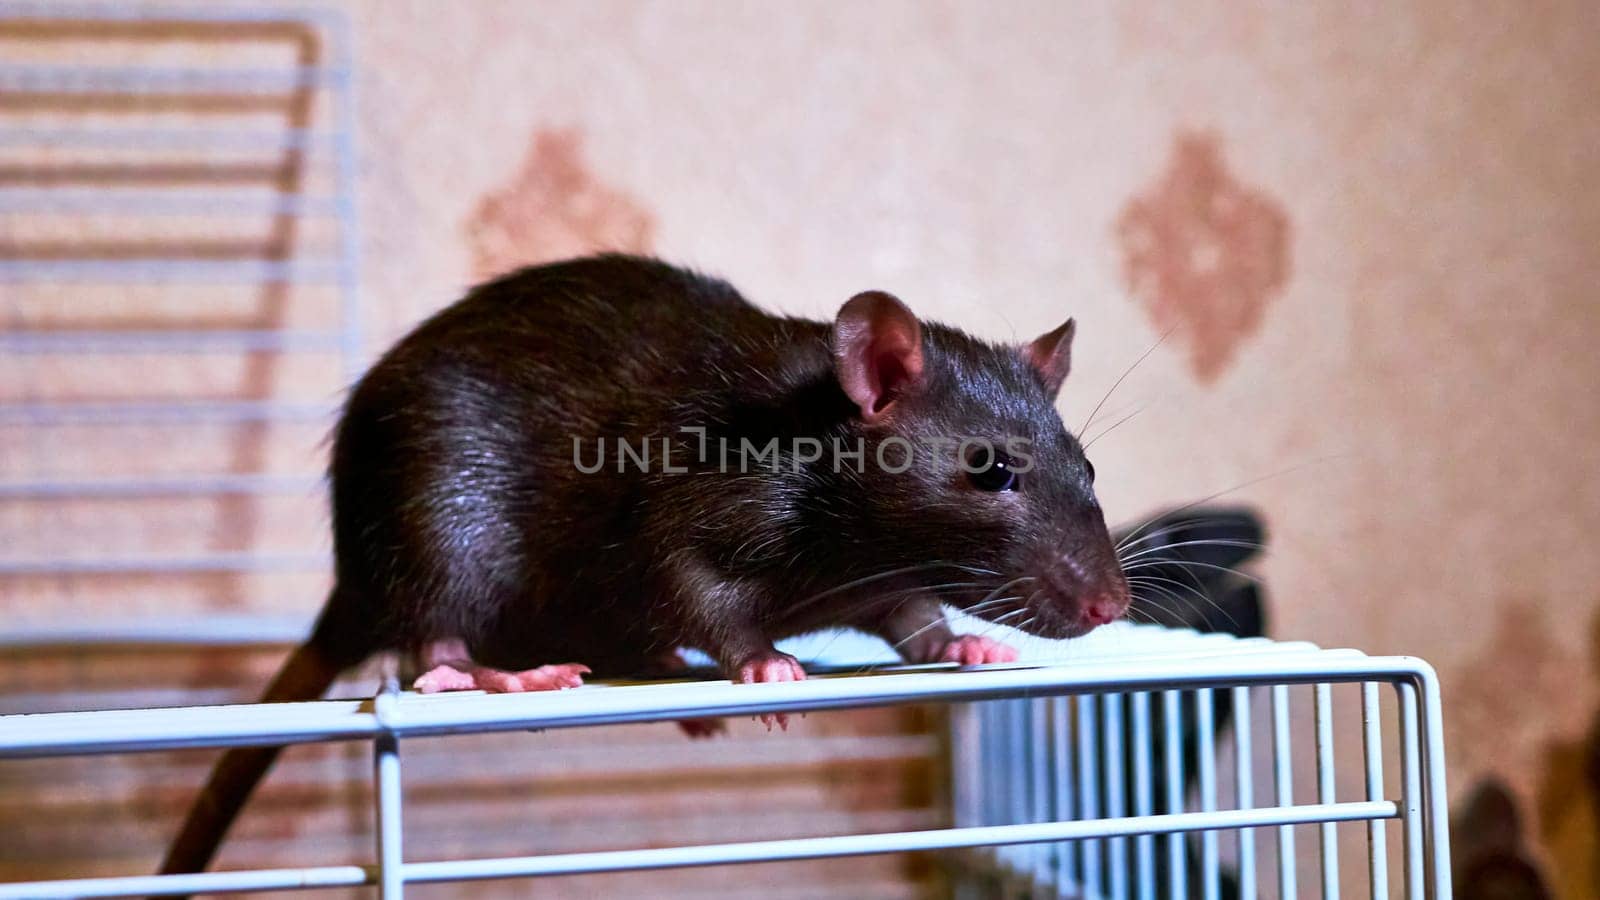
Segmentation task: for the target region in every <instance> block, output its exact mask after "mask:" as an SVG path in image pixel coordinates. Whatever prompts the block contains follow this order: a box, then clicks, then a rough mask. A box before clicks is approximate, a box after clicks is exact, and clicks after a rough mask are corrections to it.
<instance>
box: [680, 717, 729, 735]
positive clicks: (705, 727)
mask: <svg viewBox="0 0 1600 900" xmlns="http://www.w3.org/2000/svg"><path fill="white" fill-rule="evenodd" d="M678 727H679V728H681V729H683V733H684V734H686V735H688V736H689V737H692V738H694V739H696V740H699V739H701V738H714V737H718V736H720V735H724V734H727V733H728V723H727V722H726V721H725V720H723V719H679V720H678Z"/></svg>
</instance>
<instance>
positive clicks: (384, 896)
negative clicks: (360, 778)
mask: <svg viewBox="0 0 1600 900" xmlns="http://www.w3.org/2000/svg"><path fill="white" fill-rule="evenodd" d="M396 690H397V687H396V685H395V683H394V681H393V680H390V682H389V683H388V684H387V685H386V686H385V688H384V690H383V692H381V693H380V694H378V696H377V698H375V699H374V701H373V713H374V717H375V718H376V719H377V720H378V725H379V728H380V729H382V728H383V727H384V725H385V723H386V722H387V720H388V718H389V713H390V712H391V711H392V710H393V708H394V704H395V700H396V696H395V692H396ZM372 748H373V769H374V771H373V781H374V783H375V789H374V791H373V800H374V803H375V806H376V812H377V820H378V824H377V828H376V829H374V831H375V832H376V837H377V843H378V846H377V851H378V873H377V880H378V896H379V897H380V898H381V900H403V895H404V893H405V869H404V866H405V858H404V850H403V845H402V841H403V833H402V828H403V819H402V816H401V810H402V807H401V799H402V797H401V795H402V786H401V780H400V742H399V741H397V740H396V739H395V736H394V734H393V733H392V732H390V731H388V730H381V731H379V732H378V735H377V737H376V738H374V740H373V742H372Z"/></svg>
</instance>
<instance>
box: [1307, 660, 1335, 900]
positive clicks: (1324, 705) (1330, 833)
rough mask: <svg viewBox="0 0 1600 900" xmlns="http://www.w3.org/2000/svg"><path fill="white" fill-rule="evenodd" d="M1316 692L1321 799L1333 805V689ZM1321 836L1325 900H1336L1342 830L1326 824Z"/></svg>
mask: <svg viewBox="0 0 1600 900" xmlns="http://www.w3.org/2000/svg"><path fill="white" fill-rule="evenodd" d="M1312 691H1313V694H1314V705H1315V715H1316V720H1317V798H1318V800H1320V801H1321V802H1323V803H1333V802H1335V800H1334V793H1335V791H1334V768H1333V686H1332V685H1327V684H1319V685H1317V686H1316V687H1315V688H1313V689H1312ZM1321 832H1322V841H1321V847H1320V854H1319V855H1320V857H1321V861H1322V896H1323V900H1333V898H1335V897H1338V896H1339V830H1338V826H1336V825H1334V824H1333V823H1331V822H1325V823H1323V824H1322V826H1321Z"/></svg>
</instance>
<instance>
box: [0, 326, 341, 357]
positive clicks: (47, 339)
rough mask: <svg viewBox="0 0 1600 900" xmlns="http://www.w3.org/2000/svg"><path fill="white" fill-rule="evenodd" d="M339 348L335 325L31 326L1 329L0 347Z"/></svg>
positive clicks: (63, 350)
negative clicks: (47, 328)
mask: <svg viewBox="0 0 1600 900" xmlns="http://www.w3.org/2000/svg"><path fill="white" fill-rule="evenodd" d="M337 349H339V333H338V332H334V331H273V330H267V329H255V330H249V329H243V330H241V329H233V330H215V331H207V330H190V331H172V330H166V331H155V330H141V331H53V332H51V331H35V332H8V333H6V334H0V350H3V351H5V352H8V353H30V354H46V353H52V354H68V353H88V354H112V353H118V354H122V353H127V354H133V353H306V352H327V351H331V350H337Z"/></svg>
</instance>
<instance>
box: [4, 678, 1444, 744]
mask: <svg viewBox="0 0 1600 900" xmlns="http://www.w3.org/2000/svg"><path fill="white" fill-rule="evenodd" d="M1416 665H1417V661H1416V660H1411V659H1408V658H1405V657H1393V658H1383V657H1360V658H1350V657H1336V658H1329V657H1321V658H1318V657H1313V658H1311V659H1305V660H1299V661H1295V660H1272V661H1269V662H1267V663H1266V664H1265V665H1263V663H1262V661H1261V660H1259V659H1256V658H1242V659H1239V660H1233V661H1231V662H1230V661H1227V660H1213V661H1211V662H1209V663H1205V664H1200V663H1196V662H1193V661H1182V662H1178V663H1175V664H1169V663H1150V664H1145V665H1131V664H1129V665H1095V664H1085V665H1067V666H1045V667H1026V666H1024V667H983V668H977V669H968V670H962V671H956V670H955V669H954V668H945V669H938V668H922V667H916V668H913V669H912V670H910V671H904V672H897V671H894V670H893V669H892V668H891V669H888V670H885V671H884V672H883V673H882V674H877V675H874V676H873V677H870V678H868V677H849V676H838V677H834V676H823V677H816V678H810V679H807V680H805V681H796V682H783V683H775V684H731V683H729V682H726V681H702V682H690V683H683V682H668V683H662V684H642V685H629V686H626V687H599V686H597V687H594V688H592V689H591V688H580V689H578V690H573V691H552V692H542V693H534V694H497V695H486V694H474V693H466V694H455V695H431V696H424V695H418V694H405V695H403V696H402V697H401V699H400V702H398V703H397V704H396V705H395V712H394V722H393V728H394V730H395V733H396V735H398V736H399V737H401V738H406V737H421V736H425V735H436V734H469V733H482V732H490V731H516V730H522V729H529V728H571V727H580V726H590V725H607V724H621V723H627V722H662V721H676V720H679V719H686V718H701V717H713V716H742V715H759V714H761V713H772V712H810V711H820V710H825V709H851V708H857V707H867V706H887V705H893V704H896V703H917V702H921V703H929V702H952V701H967V702H971V701H978V700H994V699H1003V698H1006V697H1015V696H1019V695H1023V694H1027V695H1031V696H1048V695H1051V694H1070V693H1083V692H1106V691H1127V690H1162V689H1168V688H1173V689H1176V688H1175V687H1174V686H1183V687H1199V686H1206V687H1223V686H1232V685H1235V684H1281V683H1288V684H1304V683H1314V682H1316V681H1329V682H1335V683H1337V682H1359V681H1367V680H1373V679H1385V678H1391V679H1404V678H1410V677H1414V675H1415V671H1416V668H1415V667H1416ZM1413 721H1414V720H1413ZM1285 727H1287V725H1286V723H1285ZM373 731H374V725H373V722H372V716H371V712H370V709H368V708H367V707H366V706H365V705H364V704H361V703H356V702H353V701H319V702H314V703H278V704H264V705H259V706H232V707H230V706H221V707H200V708H191V709H156V710H134V711H130V712H89V713H55V714H44V715H36V716H22V717H15V716H0V758H7V757H22V756H51V755H74V754H90V753H111V752H135V751H147V750H169V749H175V748H180V747H227V746H240V745H242V744H251V743H254V744H259V745H268V744H282V743H296V742H298V741H302V740H345V739H350V738H356V737H361V738H365V737H370V736H371V735H372V734H373Z"/></svg>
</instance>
